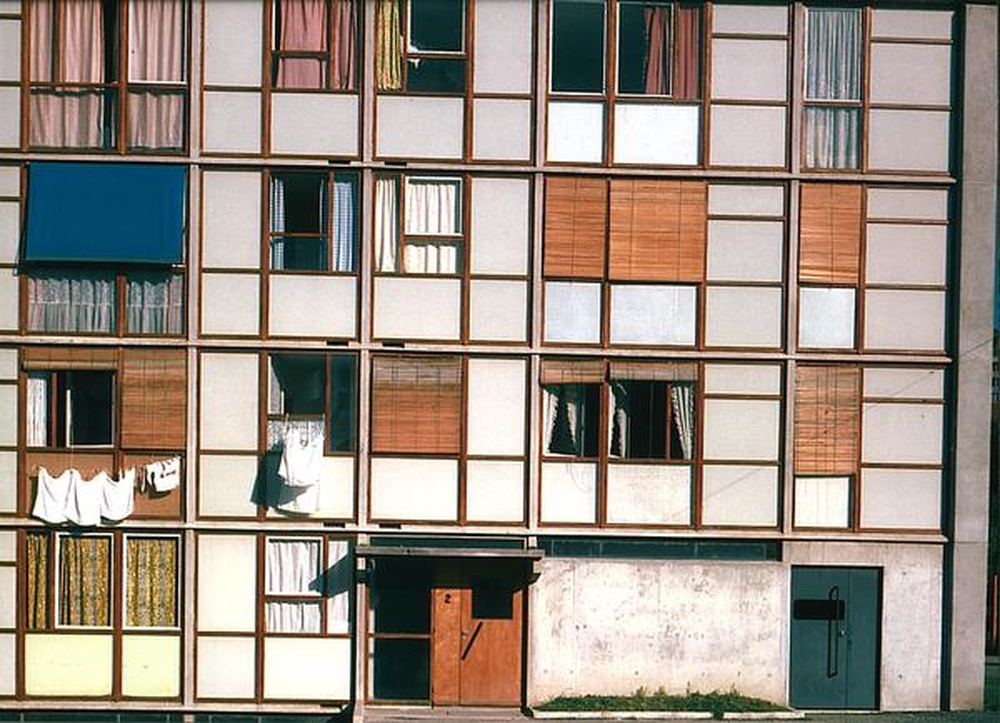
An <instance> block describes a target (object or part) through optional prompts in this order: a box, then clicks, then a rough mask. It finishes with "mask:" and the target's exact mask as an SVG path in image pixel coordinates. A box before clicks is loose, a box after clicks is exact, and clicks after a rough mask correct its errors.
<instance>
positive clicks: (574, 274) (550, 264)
mask: <svg viewBox="0 0 1000 723" xmlns="http://www.w3.org/2000/svg"><path fill="white" fill-rule="evenodd" d="M607 209H608V197H607V181H605V180H604V179H600V178H575V177H562V176H553V177H550V178H547V179H546V180H545V239H544V244H545V248H544V251H545V253H544V264H545V269H544V272H545V275H546V276H550V277H551V276H567V277H570V278H598V279H599V278H603V277H604V240H605V236H606V233H607Z"/></svg>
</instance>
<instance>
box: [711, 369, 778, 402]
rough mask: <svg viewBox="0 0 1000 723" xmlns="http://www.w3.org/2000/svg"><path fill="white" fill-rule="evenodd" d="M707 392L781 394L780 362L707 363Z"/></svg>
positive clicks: (760, 394) (759, 394)
mask: <svg viewBox="0 0 1000 723" xmlns="http://www.w3.org/2000/svg"><path fill="white" fill-rule="evenodd" d="M705 394H733V395H757V396H764V395H766V396H773V395H778V394H781V366H779V365H778V364H706V365H705Z"/></svg>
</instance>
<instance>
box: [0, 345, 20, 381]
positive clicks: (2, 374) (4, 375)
mask: <svg viewBox="0 0 1000 723" xmlns="http://www.w3.org/2000/svg"><path fill="white" fill-rule="evenodd" d="M0 380H2V381H12V382H13V381H17V349H0Z"/></svg>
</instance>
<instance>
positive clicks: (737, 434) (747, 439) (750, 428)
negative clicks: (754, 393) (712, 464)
mask: <svg viewBox="0 0 1000 723" xmlns="http://www.w3.org/2000/svg"><path fill="white" fill-rule="evenodd" d="M704 414H705V422H704V424H703V428H704V435H705V443H704V453H705V459H706V460H727V459H732V460H761V461H767V462H770V461H774V460H777V459H778V431H779V427H780V422H781V403H780V402H778V401H777V400H775V401H770V400H747V399H706V400H705V404H704Z"/></svg>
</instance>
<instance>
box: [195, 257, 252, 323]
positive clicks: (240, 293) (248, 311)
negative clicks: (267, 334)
mask: <svg viewBox="0 0 1000 723" xmlns="http://www.w3.org/2000/svg"><path fill="white" fill-rule="evenodd" d="M201 333H202V334H206V335H208V334H238V335H249V336H256V335H257V334H259V333H260V277H259V276H257V274H223V273H203V274H202V276H201Z"/></svg>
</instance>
